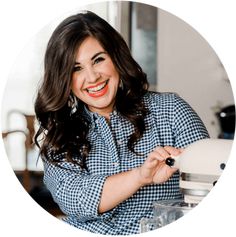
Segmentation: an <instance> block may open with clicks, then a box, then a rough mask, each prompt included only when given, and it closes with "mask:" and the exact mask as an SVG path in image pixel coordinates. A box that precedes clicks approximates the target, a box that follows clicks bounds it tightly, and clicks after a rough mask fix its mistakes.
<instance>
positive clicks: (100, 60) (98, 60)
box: [93, 57, 105, 64]
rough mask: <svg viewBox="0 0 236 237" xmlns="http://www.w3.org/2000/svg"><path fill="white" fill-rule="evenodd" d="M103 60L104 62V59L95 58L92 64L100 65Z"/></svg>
mask: <svg viewBox="0 0 236 237" xmlns="http://www.w3.org/2000/svg"><path fill="white" fill-rule="evenodd" d="M104 60H105V58H103V57H98V58H96V59H95V60H94V61H93V64H97V63H100V62H102V61H104Z"/></svg>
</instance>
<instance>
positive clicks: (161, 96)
mask: <svg viewBox="0 0 236 237" xmlns="http://www.w3.org/2000/svg"><path fill="white" fill-rule="evenodd" d="M143 102H144V104H145V106H146V107H147V108H148V109H149V110H153V109H157V108H159V109H165V110H168V109H172V108H173V107H175V106H176V104H181V103H183V104H186V102H185V101H184V100H183V99H182V98H181V97H179V96H178V95H177V94H176V93H167V92H165V93H160V92H152V91H149V92H147V93H146V94H145V95H144V96H143Z"/></svg>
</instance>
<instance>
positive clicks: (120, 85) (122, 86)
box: [119, 79, 124, 90]
mask: <svg viewBox="0 0 236 237" xmlns="http://www.w3.org/2000/svg"><path fill="white" fill-rule="evenodd" d="M119 88H120V89H121V90H124V83H123V81H122V79H120V83H119Z"/></svg>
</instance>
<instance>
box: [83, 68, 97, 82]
mask: <svg viewBox="0 0 236 237" xmlns="http://www.w3.org/2000/svg"><path fill="white" fill-rule="evenodd" d="M98 78H99V73H98V72H96V71H95V70H94V68H93V67H88V68H87V69H86V80H87V82H90V83H93V82H96V81H97V79H98Z"/></svg>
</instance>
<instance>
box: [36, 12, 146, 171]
mask: <svg viewBox="0 0 236 237" xmlns="http://www.w3.org/2000/svg"><path fill="white" fill-rule="evenodd" d="M89 36H92V37H94V38H96V39H97V40H98V42H99V43H100V44H101V46H102V47H103V48H104V50H106V52H107V53H108V54H109V56H110V57H111V59H112V61H113V63H114V65H115V68H116V70H117V71H118V73H119V76H120V79H121V80H122V84H123V86H122V88H119V89H118V91H117V95H116V102H115V106H116V109H117V111H118V112H119V113H120V114H121V115H122V116H123V117H124V118H125V119H127V120H129V121H130V122H131V123H132V124H133V127H134V131H133V133H132V135H131V136H130V137H129V140H128V148H129V149H130V150H131V151H133V152H135V144H136V142H137V141H138V140H139V139H140V138H141V137H142V135H143V133H144V131H145V123H144V117H145V116H146V114H147V113H148V110H147V109H146V108H145V106H144V104H143V102H142V97H143V95H144V94H145V93H146V92H147V90H148V82H147V78H146V74H145V73H144V72H143V71H142V69H141V67H140V66H139V65H138V64H137V62H136V61H135V60H134V59H133V57H132V56H131V54H130V50H129V48H128V46H127V44H126V43H125V41H124V39H123V38H122V37H121V35H120V34H119V33H118V32H117V31H116V30H115V29H114V28H112V27H111V26H110V25H109V24H108V23H107V22H106V21H105V20H103V19H102V18H100V17H99V16H97V15H96V14H94V13H92V12H84V13H79V14H76V15H73V16H70V17H68V18H67V19H65V20H64V21H63V22H62V23H61V24H60V25H59V26H58V27H57V28H56V29H55V31H54V32H53V34H52V36H51V38H50V40H49V42H48V45H47V49H46V54H45V59H44V78H43V81H42V84H41V85H40V87H39V90H38V94H37V98H36V101H35V113H36V118H37V120H38V122H39V129H38V131H37V133H36V135H35V143H36V144H37V146H38V147H39V148H40V155H41V156H42V158H43V159H46V160H50V161H55V162H60V159H59V160H58V159H56V157H57V156H55V155H56V154H60V153H62V152H65V154H66V156H65V157H66V160H67V161H70V162H76V163H78V164H79V165H80V166H81V167H82V168H86V157H87V156H88V154H89V151H90V149H91V145H90V142H89V141H88V140H87V134H88V131H89V123H90V122H89V120H88V119H86V117H85V116H83V109H84V103H83V102H82V101H80V100H78V106H77V111H76V112H75V113H74V114H73V115H71V114H70V107H68V99H69V96H70V92H71V81H72V74H73V70H74V63H75V57H76V52H77V50H78V48H79V47H80V45H81V43H82V42H83V41H84V40H85V39H86V38H87V37H89ZM78 151H79V152H78ZM49 153H53V155H49ZM58 157H60V156H58Z"/></svg>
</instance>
